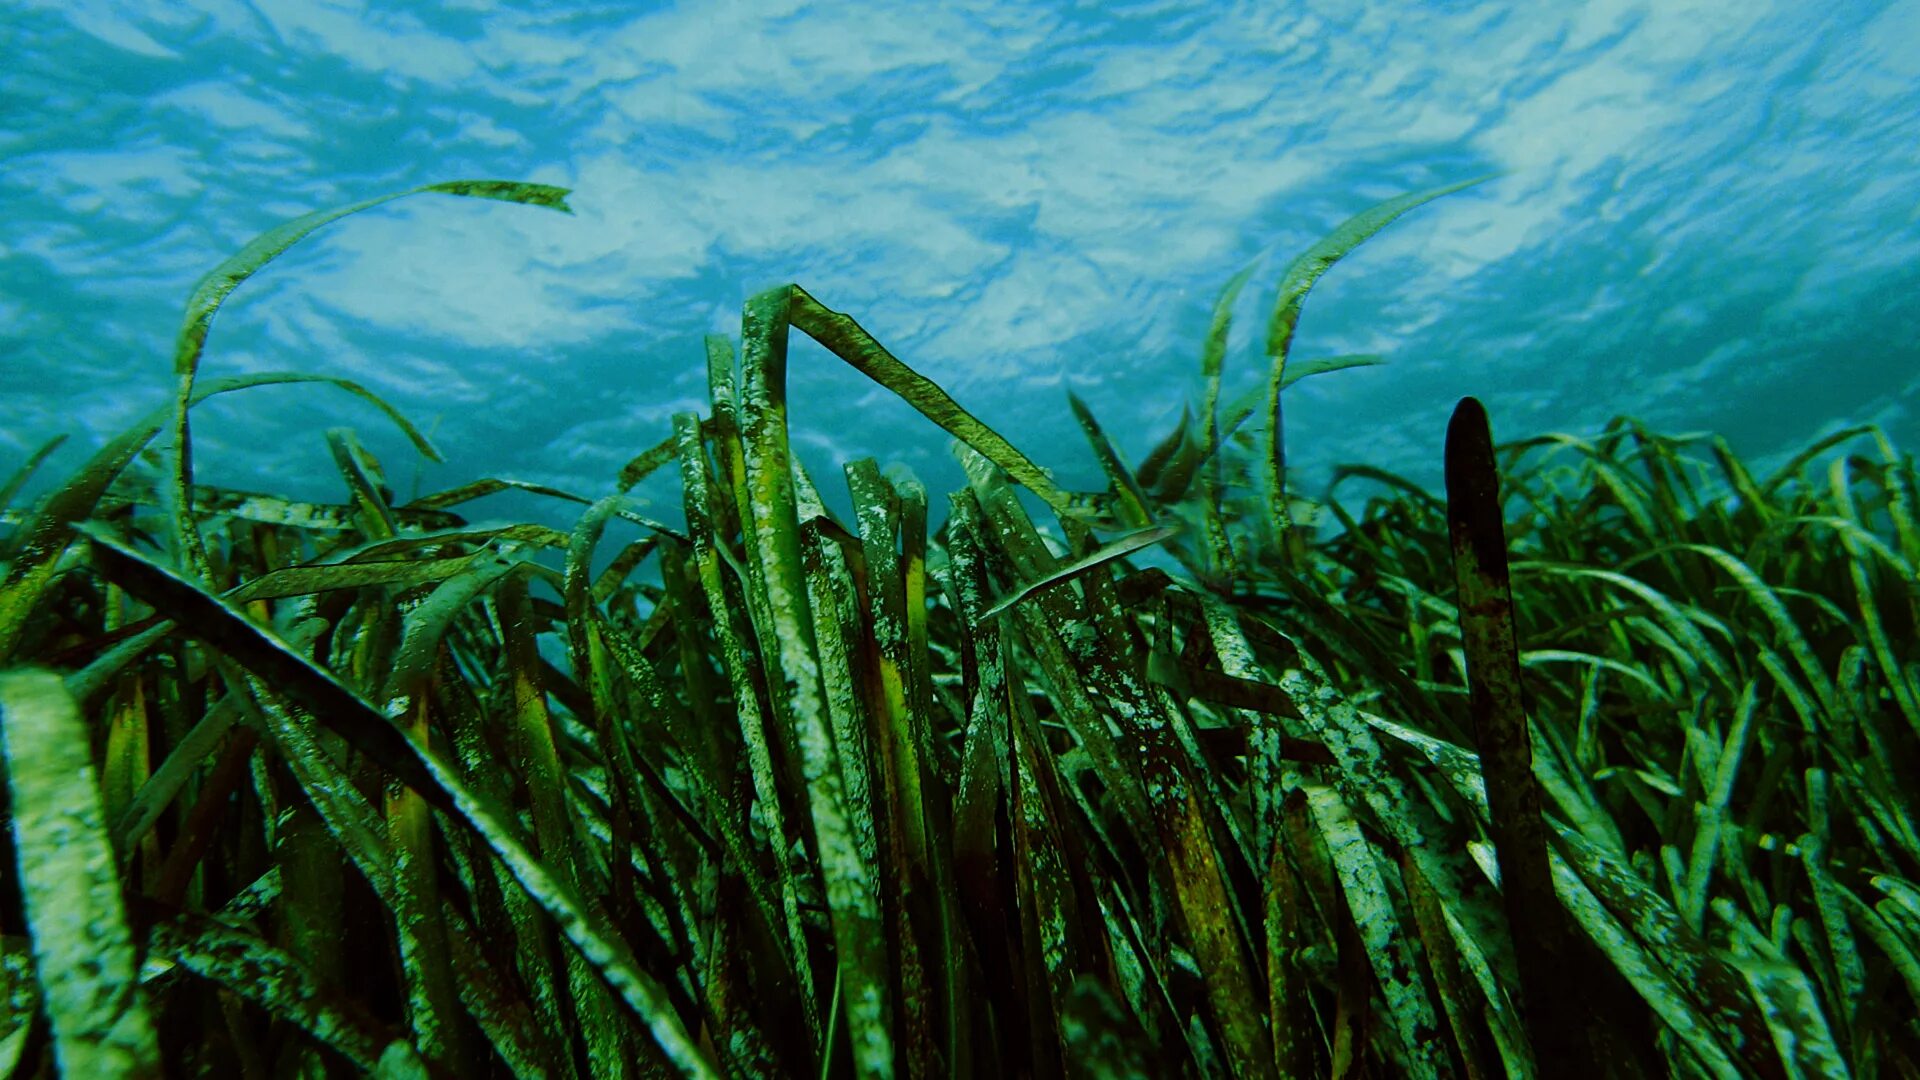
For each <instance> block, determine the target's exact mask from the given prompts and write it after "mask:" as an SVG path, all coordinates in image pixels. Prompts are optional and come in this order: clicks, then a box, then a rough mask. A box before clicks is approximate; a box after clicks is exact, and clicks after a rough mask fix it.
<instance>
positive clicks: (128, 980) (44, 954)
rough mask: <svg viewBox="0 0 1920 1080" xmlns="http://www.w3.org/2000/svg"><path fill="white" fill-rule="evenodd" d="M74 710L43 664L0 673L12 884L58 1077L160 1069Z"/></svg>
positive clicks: (0, 739) (137, 1074)
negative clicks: (16, 869) (16, 864)
mask: <svg viewBox="0 0 1920 1080" xmlns="http://www.w3.org/2000/svg"><path fill="white" fill-rule="evenodd" d="M88 738H89V737H88V733H87V728H86V725H85V724H84V723H83V722H82V721H81V718H80V711H79V708H78V707H77V706H76V705H75V703H74V700H73V698H72V697H70V696H69V695H68V694H67V691H66V688H65V687H64V686H62V685H61V683H60V676H58V675H56V674H53V673H52V672H46V671H32V670H26V671H13V672H7V673H5V674H0V747H4V750H5V752H6V760H7V770H6V771H7V780H8V785H9V787H10V788H11V789H12V803H13V813H12V817H13V838H14V846H15V848H16V850H17V851H18V854H19V860H20V879H19V886H20V892H21V896H22V899H23V900H24V901H25V905H26V914H27V923H28V929H29V930H30V931H31V932H32V936H33V955H34V967H35V971H36V975H37V978H38V980H39V983H40V988H41V992H42V994H43V997H42V1001H43V1008H44V1009H45V1011H46V1015H47V1018H48V1019H49V1020H51V1021H52V1025H53V1049H54V1056H55V1058H56V1059H57V1060H58V1061H59V1063H60V1072H61V1073H62V1074H63V1075H66V1076H86V1077H96V1076H97V1077H102V1078H113V1077H127V1078H142V1080H144V1078H151V1077H158V1076H160V1074H161V1073H160V1044H159V1042H158V1041H157V1039H156V1038H155V1034H154V1026H153V1020H152V1018H151V1016H150V1015H149V1014H148V1011H147V1003H146V995H145V993H144V992H143V991H142V990H141V988H140V985H139V983H138V982H137V981H136V980H135V977H134V952H133V940H132V935H131V934H130V933H129V931H128V929H127V922H126V913H125V910H124V908H123V907H122V905H121V900H120V889H121V885H120V881H119V878H118V876H117V874H116V873H115V870H114V858H113V847H112V845H111V843H110V842H109V841H108V838H107V829H106V824H105V822H104V820H103V819H102V810H101V806H100V788H99V783H98V781H97V780H96V779H95V775H94V768H93V761H92V757H91V755H90V753H89V751H88V749H87V746H88Z"/></svg>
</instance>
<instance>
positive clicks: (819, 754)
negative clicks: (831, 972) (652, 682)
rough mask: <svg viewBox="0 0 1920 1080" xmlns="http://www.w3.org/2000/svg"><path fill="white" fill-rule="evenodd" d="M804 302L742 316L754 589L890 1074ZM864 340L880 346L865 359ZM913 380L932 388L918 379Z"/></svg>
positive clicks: (865, 1050) (838, 909) (864, 1012)
mask: <svg viewBox="0 0 1920 1080" xmlns="http://www.w3.org/2000/svg"><path fill="white" fill-rule="evenodd" d="M801 296H805V294H804V293H802V292H800V290H799V288H798V287H797V286H783V287H781V288H777V289H772V290H769V291H767V292H764V293H761V294H759V295H758V296H755V297H753V298H752V299H750V300H748V301H747V304H746V310H745V312H744V314H743V316H742V318H741V327H740V337H741V350H742V357H741V374H742V380H743V385H742V387H741V394H740V402H739V405H740V413H741V428H742V433H743V436H744V438H743V443H744V446H743V449H744V450H745V455H744V457H745V461H744V464H745V472H746V493H747V503H746V505H745V506H744V507H742V511H743V514H744V520H743V521H742V525H743V527H744V528H745V529H746V530H747V531H748V532H749V534H750V535H751V536H752V537H753V548H752V549H751V554H752V555H753V556H754V561H757V562H758V563H759V564H760V566H761V568H762V572H761V573H760V574H759V575H757V578H756V579H751V580H750V581H749V584H750V585H753V586H755V588H756V591H758V592H760V593H761V597H762V599H761V605H762V608H763V610H764V611H765V613H766V615H767V617H768V619H769V626H768V629H769V630H771V631H772V632H773V637H774V640H773V641H765V640H763V641H762V642H761V651H762V654H763V656H765V657H767V658H768V659H769V660H770V661H772V662H770V663H769V664H768V674H769V676H770V677H771V678H772V680H773V687H772V688H773V693H772V695H771V696H772V700H773V704H774V708H775V713H776V716H780V714H782V713H784V714H785V715H784V716H780V718H781V719H782V720H783V721H784V723H785V726H786V727H787V728H788V730H789V731H791V732H792V733H793V738H794V742H795V743H796V744H797V746H798V748H799V751H800V760H801V765H802V769H803V771H804V774H805V780H806V785H807V792H808V795H809V802H810V804H811V805H810V809H811V811H812V814H813V826H814V836H815V840H816V842H817V843H818V846H819V858H820V873H821V877H822V883H823V885H824V886H825V889H826V895H827V906H828V908H829V912H830V915H831V918H832V922H833V929H834V938H835V941H836V943H837V944H838V946H839V952H840V956H839V964H840V971H841V976H842V982H843V987H842V998H843V1000H844V1001H845V1003H846V1013H847V1025H848V1031H849V1034H850V1039H851V1043H852V1052H853V1062H854V1069H855V1072H856V1073H857V1074H858V1075H860V1076H863V1077H890V1076H892V1075H893V1069H894V1060H893V1059H894V1040H893V1033H892V1023H891V1020H890V1017H889V1013H890V1012H891V1010H890V1009H889V1008H888V999H889V996H890V991H889V986H888V984H889V982H890V980H889V978H888V976H887V968H888V964H887V949H886V941H885V938H884V934H885V926H884V923H883V922H882V920H881V918H880V898H879V889H878V883H877V882H876V881H875V880H874V875H873V867H872V866H871V864H870V863H869V862H868V861H867V860H866V859H864V858H862V856H861V844H860V840H859V828H858V819H857V818H856V816H855V815H854V813H853V811H852V808H851V807H850V806H849V799H850V798H851V797H852V796H851V793H850V792H849V790H848V788H847V783H846V779H845V778H844V777H843V776H842V774H841V768H840V762H839V752H838V751H837V750H836V748H835V745H834V738H833V729H832V724H833V716H832V712H831V710H830V708H829V704H828V701H827V698H826V692H825V687H824V686H823V685H822V683H821V675H822V672H821V660H820V648H819V643H818V639H817V637H816V635H815V629H814V628H815V625H816V623H815V616H814V612H813V610H812V607H813V605H812V604H811V602H810V600H809V590H808V581H807V572H806V566H805V560H804V557H803V552H802V543H801V530H800V521H799V509H798V503H797V499H796V497H795V493H794V485H793V474H792V456H791V452H790V449H789V446H788V441H787V403H786V370H787V340H788V328H789V325H790V324H789V317H790V313H792V312H794V311H795V310H797V309H798V308H800V306H801V305H800V303H799V302H798V301H797V298H798V297H801ZM808 299H809V300H811V298H808ZM810 313H811V314H812V315H813V318H814V322H815V324H816V326H817V327H819V329H820V333H815V332H814V331H811V330H810V331H809V333H812V334H813V336H814V337H815V339H816V340H819V339H820V337H821V333H825V334H826V335H827V337H828V338H829V339H830V340H831V341H833V342H835V343H837V344H839V345H840V346H841V348H844V349H847V350H848V352H852V353H854V354H855V355H859V356H861V357H862V359H863V360H866V361H869V362H870V363H872V364H874V365H878V366H879V367H885V366H886V365H885V361H892V363H893V365H897V368H898V370H899V371H905V370H906V369H905V365H903V364H899V362H898V361H895V360H892V357H891V356H890V355H888V354H886V352H885V350H884V349H880V347H879V345H878V343H876V342H873V341H872V339H871V338H870V337H866V336H865V331H862V330H860V329H859V327H858V325H857V324H854V323H853V320H851V319H848V318H846V317H845V316H841V315H837V314H836V313H833V312H828V311H827V310H826V309H825V308H821V307H819V305H818V304H817V303H816V304H814V305H813V309H812V311H811V312H810ZM803 328H804V327H803ZM862 339H864V342H865V343H866V344H868V345H870V346H871V349H870V350H868V351H860V343H861V341H862ZM822 344H828V342H826V341H823V342H822ZM828 347H829V348H833V347H834V346H833V345H832V344H828ZM835 351H836V352H838V351H839V350H837V349H836V350H835ZM875 353H877V354H878V356H876V355H874V354H875ZM879 357H884V360H881V359H879ZM843 358H845V357H844V355H843ZM849 362H850V363H851V362H852V361H851V360H849ZM855 366H856V367H859V366H860V365H858V364H856V365H855ZM862 370H865V369H862ZM897 373H898V372H896V374H897ZM907 374H909V375H911V378H912V379H917V380H919V381H920V382H921V383H926V385H927V386H929V387H930V386H932V384H931V383H927V382H926V380H925V379H924V378H922V377H921V376H919V375H917V374H913V373H911V372H908V373H907ZM883 385H886V384H885V383H884V382H883ZM939 397H940V398H943V399H946V400H947V401H948V402H949V403H951V399H950V398H946V395H945V394H944V392H939ZM910 400H911V399H910ZM957 408H958V407H957V406H955V409H956V410H957ZM962 415H964V414H962ZM951 419H952V417H949V420H951ZM996 438H997V436H996Z"/></svg>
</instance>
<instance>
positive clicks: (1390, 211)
mask: <svg viewBox="0 0 1920 1080" xmlns="http://www.w3.org/2000/svg"><path fill="white" fill-rule="evenodd" d="M1494 175H1496V174H1488V175H1486V176H1476V177H1474V178H1473V179H1471V180H1462V181H1460V182H1458V183H1453V184H1445V185H1442V186H1440V187H1435V188H1429V189H1427V190H1425V191H1416V192H1410V193H1408V194H1405V195H1400V196H1396V197H1395V198H1392V199H1388V200H1386V201H1385V202H1381V203H1376V204H1375V205H1373V206H1370V207H1368V208H1367V209H1365V210H1362V211H1361V212H1360V213H1358V214H1355V215H1354V216H1352V217H1350V218H1348V219H1347V220H1346V221H1344V222H1342V223H1341V224H1340V226H1339V227H1338V228H1336V229H1334V230H1333V231H1332V232H1331V233H1328V234H1327V235H1326V236H1325V237H1323V238H1321V239H1320V240H1319V241H1318V242H1316V243H1315V244H1314V245H1313V246H1312V247H1309V248H1308V249H1307V250H1306V251H1304V252H1302V253H1301V254H1300V255H1298V256H1297V257H1295V258H1294V260H1293V262H1292V263H1290V264H1288V266H1287V269H1286V271H1285V272H1284V273H1283V274H1282V275H1281V277H1280V289H1279V294H1278V295H1277V296H1276V297H1275V298H1274V304H1273V314H1272V315H1271V316H1270V317H1269V318H1268V320H1267V344H1266V354H1267V358H1268V360H1269V362H1270V363H1271V364H1272V365H1273V368H1272V372H1271V374H1270V375H1269V376H1268V377H1267V393H1266V402H1265V407H1264V410H1263V412H1262V419H1264V420H1265V421H1266V433H1267V447H1266V449H1267V452H1266V454H1265V455H1263V457H1262V458H1261V465H1262V479H1263V481H1264V485H1263V486H1264V488H1265V491H1266V497H1267V518H1268V521H1269V522H1270V523H1271V525H1272V528H1273V533H1274V540H1275V541H1276V542H1282V541H1285V540H1286V539H1287V536H1288V530H1289V529H1290V528H1291V526H1292V520H1291V519H1290V518H1289V517H1288V516H1287V489H1286V439H1285V434H1284V432H1283V431H1282V429H1281V415H1280V391H1281V389H1282V388H1283V387H1284V386H1285V385H1286V383H1285V379H1286V375H1287V357H1288V354H1290V353H1291V352H1292V351H1293V333H1294V328H1295V327H1296V326H1298V325H1299V322H1300V311H1301V308H1302V306H1303V305H1305V303H1306V300H1307V293H1308V292H1310V291H1312V289H1313V286H1314V284H1315V283H1316V282H1318V281H1319V280H1320V277H1321V275H1323V274H1325V273H1326V272H1327V271H1328V270H1329V269H1331V268H1332V267H1333V264H1334V263H1336V262H1339V261H1340V260H1341V259H1343V258H1345V257H1346V256H1347V254H1348V253H1349V252H1351V251H1352V250H1353V249H1354V248H1356V247H1359V246H1360V245H1361V244H1363V243H1365V242H1366V241H1367V239H1368V238H1369V237H1371V236H1373V234H1375V233H1377V232H1379V231H1380V230H1381V229H1384V228H1386V227H1387V226H1388V225H1389V224H1391V223H1392V222H1393V221H1394V219H1396V218H1398V217H1399V216H1400V215H1402V214H1404V213H1406V212H1407V211H1409V210H1412V209H1414V208H1415V207H1418V206H1421V205H1423V204H1425V203H1428V202H1432V201H1433V200H1434V199H1437V198H1439V197H1441V196H1442V195H1449V194H1452V193H1453V192H1456V191H1460V190H1461V189H1463V188H1468V187H1472V186H1473V185H1475V184H1478V183H1481V182H1483V181H1486V180H1489V179H1492V177H1493V176H1494Z"/></svg>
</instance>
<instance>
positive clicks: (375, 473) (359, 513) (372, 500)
mask: <svg viewBox="0 0 1920 1080" xmlns="http://www.w3.org/2000/svg"><path fill="white" fill-rule="evenodd" d="M327 447H328V449H330V450H331V451H332V452H333V463H334V465H335V467H336V468H338V469H339V470H340V475H341V477H342V478H343V479H345V480H346V482H347V496H348V498H349V500H351V503H352V505H353V523H354V527H355V528H356V529H357V530H358V531H359V532H360V533H361V535H363V536H366V537H369V538H371V539H373V540H389V539H392V538H393V537H394V536H395V535H397V534H398V532H399V523H398V522H397V521H395V520H394V515H393V506H392V501H393V500H392V498H391V491H390V490H389V489H388V488H387V483H386V477H385V475H384V474H383V473H382V471H381V469H380V465H379V463H378V462H376V461H375V460H374V459H373V455H371V454H369V453H367V451H366V449H365V448H364V447H362V446H361V445H360V440H359V439H358V438H355V437H354V434H353V432H352V431H350V430H348V429H346V428H331V429H329V430H328V431H327Z"/></svg>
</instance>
